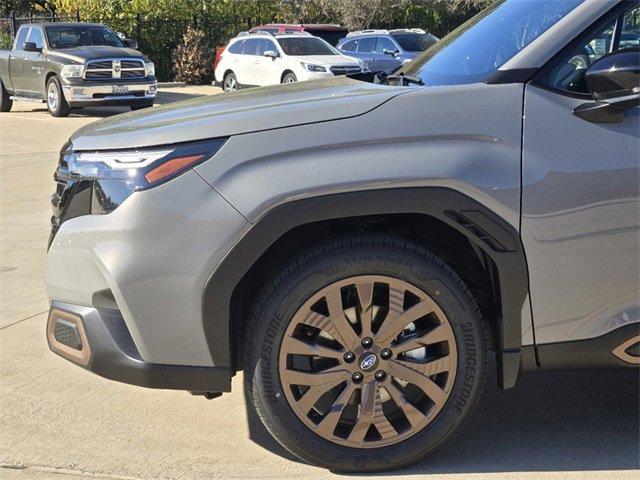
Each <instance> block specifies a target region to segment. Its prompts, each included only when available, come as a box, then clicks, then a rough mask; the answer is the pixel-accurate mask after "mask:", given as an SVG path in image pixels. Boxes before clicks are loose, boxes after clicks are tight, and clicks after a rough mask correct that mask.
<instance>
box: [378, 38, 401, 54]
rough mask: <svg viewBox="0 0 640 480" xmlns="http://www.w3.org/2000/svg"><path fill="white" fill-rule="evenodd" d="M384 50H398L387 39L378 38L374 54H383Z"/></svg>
mask: <svg viewBox="0 0 640 480" xmlns="http://www.w3.org/2000/svg"><path fill="white" fill-rule="evenodd" d="M385 50H387V51H391V52H395V51H397V50H398V47H396V44H395V43H393V41H392V40H391V39H389V38H387V37H378V41H377V42H376V50H375V51H376V53H385Z"/></svg>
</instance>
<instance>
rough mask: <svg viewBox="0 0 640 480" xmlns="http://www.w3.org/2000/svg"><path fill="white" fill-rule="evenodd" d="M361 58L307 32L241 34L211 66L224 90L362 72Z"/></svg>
mask: <svg viewBox="0 0 640 480" xmlns="http://www.w3.org/2000/svg"><path fill="white" fill-rule="evenodd" d="M367 71H368V69H367V67H366V65H365V63H364V62H363V61H362V60H358V59H356V58H353V57H348V56H346V55H343V54H342V53H340V52H339V51H338V50H336V49H335V48H333V47H332V46H331V45H329V44H328V43H327V42H325V41H324V40H322V39H321V38H318V37H314V36H312V35H310V34H308V33H304V32H303V33H287V34H282V35H277V34H276V35H272V34H270V33H263V32H259V33H252V34H246V33H245V34H241V35H239V36H238V37H236V38H234V39H233V40H231V42H229V45H228V46H227V48H226V49H225V51H224V53H223V54H222V57H221V59H220V62H218V66H217V67H216V70H215V78H216V79H217V80H218V84H219V85H221V86H222V88H223V89H224V91H225V92H232V91H234V90H237V89H238V88H242V87H250V86H264V85H275V84H278V83H293V82H298V81H304V80H315V79H320V78H328V77H333V76H334V75H349V74H355V73H365V72H367Z"/></svg>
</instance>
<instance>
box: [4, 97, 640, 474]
mask: <svg viewBox="0 0 640 480" xmlns="http://www.w3.org/2000/svg"><path fill="white" fill-rule="evenodd" d="M216 91H217V90H216V89H213V88H211V87H201V88H197V89H193V88H186V89H170V90H167V91H164V92H162V93H161V94H160V98H159V103H163V102H170V101H174V100H178V99H182V98H188V97H189V96H192V95H198V94H206V93H213V92H216ZM15 107H16V108H15V111H14V112H12V113H10V114H0V479H10V480H13V479H34V478H37V479H58V480H60V479H65V478H68V479H76V478H87V477H89V478H108V479H123V478H135V479H156V478H189V479H191V478H242V479H245V478H292V479H300V478H320V479H322V478H334V477H335V478H341V477H342V478H346V477H343V476H339V475H333V474H331V473H330V472H327V471H324V470H321V469H318V468H315V467H311V466H309V465H306V464H303V463H301V462H300V461H298V460H296V459H295V458H293V457H292V456H291V455H289V454H288V453H287V452H286V451H284V450H283V449H282V448H280V447H279V445H277V444H276V443H275V442H274V441H273V440H272V439H271V437H270V436H269V435H268V433H266V432H265V431H264V429H263V428H262V427H261V425H260V423H259V420H258V419H256V418H255V416H254V415H253V414H252V413H251V412H250V411H248V410H247V409H246V407H245V402H244V398H243V391H242V378H241V375H239V376H237V377H236V378H235V379H234V384H233V387H234V391H233V393H231V394H226V395H223V396H222V397H221V398H219V399H217V400H214V401H207V400H204V399H203V398H200V397H192V396H190V395H189V394H187V393H184V392H168V391H154V390H147V389H143V388H139V387H133V386H128V385H122V384H118V383H114V382H110V381H108V380H104V379H102V378H99V377H97V376H94V375H92V374H90V373H88V372H86V371H84V370H82V369H80V368H78V367H75V366H74V365H72V364H70V363H68V362H66V361H64V360H62V359H61V358H59V357H57V356H55V355H53V354H52V353H50V352H49V351H48V348H47V344H46V340H45V338H44V325H45V321H46V313H45V312H46V310H47V298H46V295H45V292H44V286H43V267H44V256H45V246H46V239H47V236H48V234H49V225H48V222H49V216H50V205H49V196H50V194H51V193H52V191H53V180H52V174H53V171H54V169H55V166H56V163H57V153H58V150H59V149H60V147H61V145H62V144H63V143H64V141H65V140H66V139H67V138H68V136H69V135H70V134H71V133H72V132H73V131H74V130H76V129H77V128H79V127H81V126H82V125H85V124H87V123H89V122H92V121H94V120H95V119H96V118H100V117H104V116H108V115H111V114H114V113H119V112H123V111H126V109H122V108H112V109H90V110H89V109H87V110H84V111H81V112H80V113H78V114H74V115H72V116H71V117H69V118H64V119H54V118H51V117H50V116H49V115H48V114H47V113H46V112H45V111H43V109H42V108H41V107H40V106H38V105H35V106H34V105H33V104H19V103H17V104H15ZM492 375H493V373H490V376H489V383H488V385H487V387H486V390H485V394H484V396H483V398H482V400H481V403H480V405H479V408H478V410H477V411H476V413H475V415H474V417H473V418H472V419H471V421H470V422H469V424H468V425H467V426H466V427H465V429H464V430H463V431H462V432H461V434H460V435H458V437H457V438H455V439H454V441H452V442H451V443H449V444H448V445H447V446H446V447H444V448H443V449H442V450H441V451H440V452H438V453H437V454H436V455H435V456H433V457H432V458H430V459H428V460H427V461H425V462H423V463H421V464H418V465H416V466H414V467H412V468H410V469H408V470H404V471H401V472H392V473H390V474H385V475H371V476H372V477H374V478H391V477H394V478H399V479H402V478H407V479H408V478H446V479H487V478H496V479H522V478H525V479H526V478H530V479H554V480H556V479H581V480H582V479H587V480H589V479H616V480H617V479H627V478H628V479H631V478H638V477H639V476H640V472H639V470H638V469H639V468H640V459H639V455H640V439H639V431H640V412H639V410H638V405H639V403H640V398H639V397H640V394H639V391H640V381H639V378H638V373H637V371H615V372H610V371H598V372H590V371H589V372H552V373H545V374H530V375H528V376H526V377H524V378H523V379H522V381H521V383H520V384H519V385H518V387H517V388H516V389H515V390H513V391H508V392H501V391H498V390H497V389H496V387H495V385H494V383H495V382H494V381H493V379H494V378H495V376H492Z"/></svg>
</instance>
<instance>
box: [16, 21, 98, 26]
mask: <svg viewBox="0 0 640 480" xmlns="http://www.w3.org/2000/svg"><path fill="white" fill-rule="evenodd" d="M33 25H41V26H43V27H77V26H80V25H82V26H85V27H104V26H105V25H103V24H102V23H87V22H42V23H39V22H38V23H23V24H22V26H33Z"/></svg>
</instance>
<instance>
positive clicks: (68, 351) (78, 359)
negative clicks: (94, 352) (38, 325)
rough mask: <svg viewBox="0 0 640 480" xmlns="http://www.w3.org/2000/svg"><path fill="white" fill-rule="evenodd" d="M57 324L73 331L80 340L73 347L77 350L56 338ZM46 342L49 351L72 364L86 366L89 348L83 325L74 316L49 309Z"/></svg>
mask: <svg viewBox="0 0 640 480" xmlns="http://www.w3.org/2000/svg"><path fill="white" fill-rule="evenodd" d="M58 323H61V324H62V325H64V326H65V327H66V328H67V329H69V328H72V329H75V332H77V335H78V337H79V340H80V341H79V343H78V344H77V345H75V346H76V347H77V348H74V347H73V346H71V345H68V344H65V343H62V342H61V341H60V340H59V338H57V335H56V326H58ZM58 328H59V326H58ZM75 332H74V333H75ZM47 341H48V342H49V347H50V348H51V350H53V351H54V352H55V353H57V354H58V355H60V356H62V357H64V358H66V359H67V360H69V361H71V362H73V363H77V364H78V365H82V366H86V365H87V364H88V363H89V360H90V359H91V347H90V346H89V341H88V339H87V334H86V333H85V331H84V325H82V319H81V318H80V317H78V316H76V315H73V314H71V313H68V312H64V311H62V310H58V309H55V308H53V309H51V311H50V312H49V319H48V320H47Z"/></svg>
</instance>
